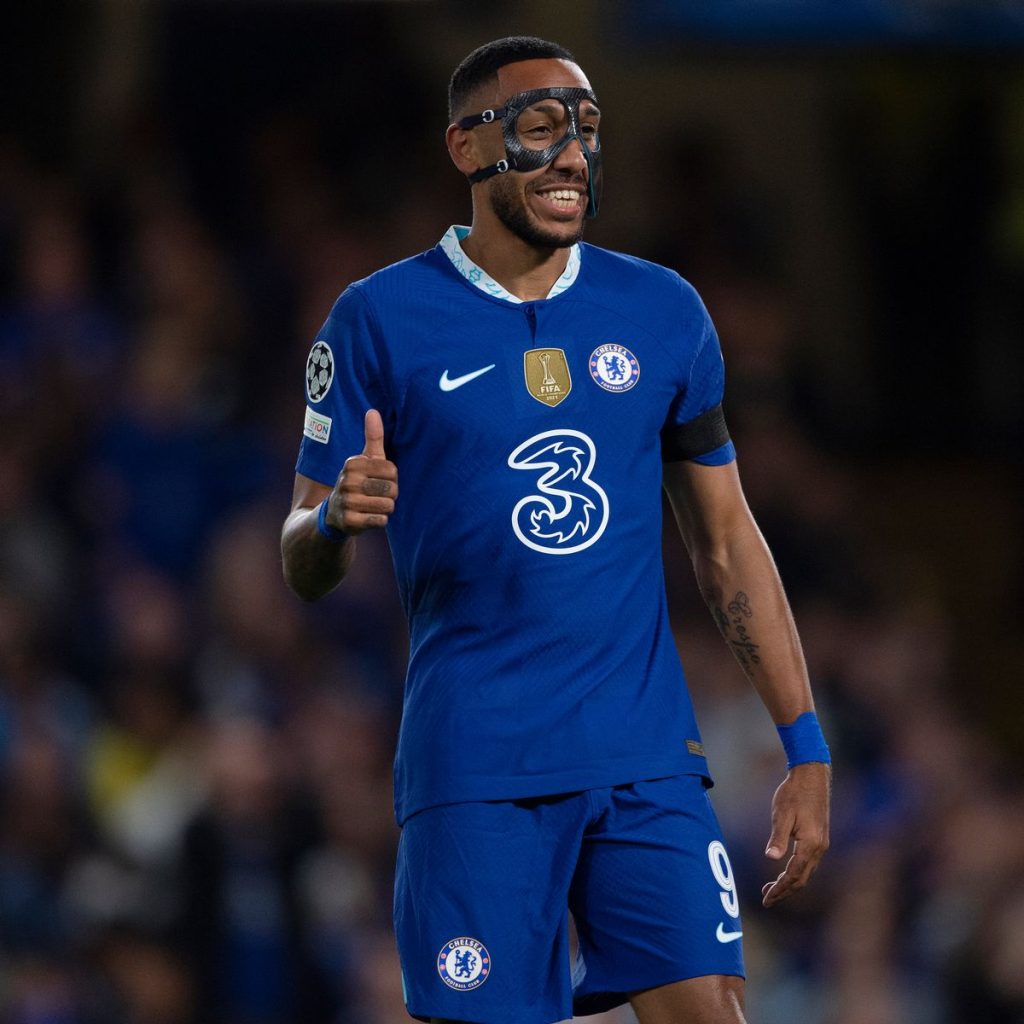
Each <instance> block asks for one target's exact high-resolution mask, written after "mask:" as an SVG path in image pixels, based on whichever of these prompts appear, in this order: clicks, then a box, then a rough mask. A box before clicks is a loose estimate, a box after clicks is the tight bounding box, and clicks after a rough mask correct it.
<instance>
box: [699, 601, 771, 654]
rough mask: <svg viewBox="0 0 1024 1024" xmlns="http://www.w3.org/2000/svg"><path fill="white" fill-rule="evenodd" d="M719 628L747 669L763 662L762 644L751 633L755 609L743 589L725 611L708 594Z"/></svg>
mask: <svg viewBox="0 0 1024 1024" xmlns="http://www.w3.org/2000/svg"><path fill="white" fill-rule="evenodd" d="M705 597H707V598H708V604H709V605H710V607H711V611H712V614H713V615H714V616H715V621H716V622H717V623H718V628H719V629H720V630H721V632H722V636H724V637H725V640H726V643H728V644H729V646H730V647H731V648H732V652H733V654H734V655H735V656H736V658H737V660H738V661H739V663H740V664H741V665H742V666H743V667H744V668H745V669H747V670H750V668H751V667H752V666H753V665H759V664H760V663H761V656H760V655H759V654H758V653H757V652H758V651H759V650H760V647H761V645H760V644H758V643H756V642H755V641H754V638H753V636H751V633H750V629H749V626H750V620H751V619H752V618H753V617H754V609H753V608H752V607H751V606H750V598H749V597H748V596H747V595H746V594H745V593H744V592H743V591H742V590H740V591H737V593H736V596H735V597H734V598H733V599H732V600H731V601H730V602H729V603H728V605H726V608H725V611H723V610H722V607H721V605H719V604H718V603H717V602H716V601H715V600H714V598H713V597H712V596H711V595H710V594H706V595H705Z"/></svg>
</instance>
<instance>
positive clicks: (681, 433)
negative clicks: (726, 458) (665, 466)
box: [661, 403, 729, 462]
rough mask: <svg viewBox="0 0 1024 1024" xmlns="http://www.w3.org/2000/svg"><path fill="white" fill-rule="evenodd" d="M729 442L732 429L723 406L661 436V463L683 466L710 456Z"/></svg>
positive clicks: (671, 427)
mask: <svg viewBox="0 0 1024 1024" xmlns="http://www.w3.org/2000/svg"><path fill="white" fill-rule="evenodd" d="M728 440H729V428H728V427H727V426H726V425H725V414H724V413H723V412H722V406H721V403H719V404H718V405H716V406H715V407H714V408H712V409H708V411H707V412H702V413H701V414H700V415H699V416H697V417H695V418H694V419H692V420H690V421H689V423H681V424H673V425H672V426H670V427H665V429H664V430H662V432H661V461H662V462H682V461H683V460H684V459H695V458H697V456H698V455H707V453H708V452H713V451H714V450H715V449H716V448H721V447H722V445H723V444H726V443H727V442H728Z"/></svg>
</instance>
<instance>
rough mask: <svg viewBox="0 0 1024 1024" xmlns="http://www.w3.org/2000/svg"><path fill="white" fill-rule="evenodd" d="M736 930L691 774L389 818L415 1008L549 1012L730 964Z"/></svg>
mask: <svg viewBox="0 0 1024 1024" xmlns="http://www.w3.org/2000/svg"><path fill="white" fill-rule="evenodd" d="M570 911H571V912H572V918H573V921H574V922H575V926H576V931H577V934H578V937H579V953H578V955H577V957H576V959H575V961H574V962H573V963H571V964H570V959H569V928H570V924H569V912H570ZM741 931H742V929H741V926H740V921H739V906H738V902H737V898H736V887H735V883H734V880H733V875H732V869H731V868H730V866H729V858H728V855H727V854H726V852H725V847H724V846H723V844H722V835H721V831H720V830H719V827H718V821H717V819H716V818H715V813H714V811H713V810H712V808H711V802H710V800H709V799H708V795H707V791H706V789H705V787H704V781H703V779H702V778H701V777H700V776H697V775H679V776H675V777H673V778H668V779H656V780H653V781H649V782H636V783H631V784H629V785H624V786H615V787H612V788H608V789H594V790H587V791H585V792H582V793H568V794H562V795H559V796H551V797H539V798H532V799H527V800H511V801H495V802H487V803H463V804H448V805H445V806H442V807H431V808H428V809H426V810H424V811H420V812H419V813H418V814H414V815H413V816H412V817H411V818H409V819H408V821H406V823H405V826H404V828H403V829H402V837H401V842H400V844H399V848H398V867H397V872H396V877H395V933H396V936H397V938H398V951H399V955H400V957H401V961H402V976H403V983H404V986H405V997H406V1007H407V1009H408V1011H409V1013H410V1014H411V1015H412V1016H413V1017H417V1018H419V1019H420V1020H429V1019H430V1018H431V1017H440V1018H447V1019H449V1020H456V1021H474V1022H476V1024H553V1022H556V1021H562V1020H566V1019H567V1018H569V1017H571V1016H572V1015H573V1013H574V1012H575V1013H578V1014H588V1013H598V1012H600V1011H601V1010H606V1009H610V1008H611V1007H613V1006H618V1005H619V1004H620V1003H623V1002H625V1001H626V999H627V996H628V994H629V993H630V992H635V991H638V990H640V989H646V988H654V987H656V986H659V985H666V984H668V983H669V982H673V981H680V980H682V979H684V978H696V977H701V976H703V975H707V974H731V975H739V976H741V977H742V976H743V951H742V946H741V940H740V934H741Z"/></svg>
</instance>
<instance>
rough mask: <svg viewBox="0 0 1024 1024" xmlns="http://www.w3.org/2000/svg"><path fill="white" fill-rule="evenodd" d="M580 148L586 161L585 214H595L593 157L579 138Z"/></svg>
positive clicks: (590, 215)
mask: <svg viewBox="0 0 1024 1024" xmlns="http://www.w3.org/2000/svg"><path fill="white" fill-rule="evenodd" d="M578 141H579V144H580V149H582V150H583V158H584V159H585V160H586V161H587V216H588V217H596V216H597V193H596V192H595V191H594V157H593V154H591V152H590V150H589V149H588V148H587V144H586V143H585V142H584V141H583V140H582V139H579V140H578Z"/></svg>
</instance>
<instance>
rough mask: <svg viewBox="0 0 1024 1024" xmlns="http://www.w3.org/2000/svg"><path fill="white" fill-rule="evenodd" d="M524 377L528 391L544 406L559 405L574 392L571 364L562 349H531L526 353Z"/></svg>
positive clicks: (524, 357) (524, 354)
mask: <svg viewBox="0 0 1024 1024" xmlns="http://www.w3.org/2000/svg"><path fill="white" fill-rule="evenodd" d="M523 375H524V377H525V378H526V390H527V391H529V392H530V394H531V396H532V397H534V398H536V399H537V401H538V402H540V403H541V404H542V405H549V406H555V405H558V403H559V402H564V401H565V399H567V398H568V397H569V392H570V391H572V375H571V374H570V373H569V363H568V361H567V360H566V358H565V350H564V349H561V348H531V349H530V350H529V352H524V353H523Z"/></svg>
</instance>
